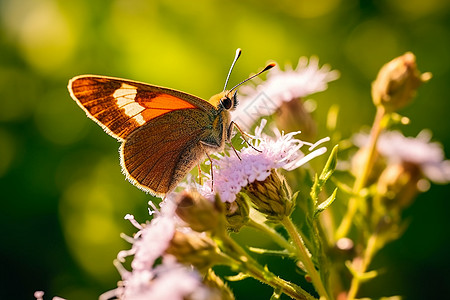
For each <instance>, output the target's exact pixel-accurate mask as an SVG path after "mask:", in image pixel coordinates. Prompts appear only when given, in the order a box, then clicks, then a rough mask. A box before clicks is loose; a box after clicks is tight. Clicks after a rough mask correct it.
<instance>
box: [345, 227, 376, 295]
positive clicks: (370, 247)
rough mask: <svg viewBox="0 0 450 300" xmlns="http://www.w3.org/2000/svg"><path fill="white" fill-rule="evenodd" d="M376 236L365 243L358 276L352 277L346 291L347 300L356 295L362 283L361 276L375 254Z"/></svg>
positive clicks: (372, 236)
mask: <svg viewBox="0 0 450 300" xmlns="http://www.w3.org/2000/svg"><path fill="white" fill-rule="evenodd" d="M377 238H378V235H377V234H373V235H371V236H370V238H369V240H368V241H367V247H366V250H365V251H364V254H363V257H362V263H361V266H360V268H359V269H358V270H356V271H357V272H358V273H359V274H358V275H357V276H353V278H352V282H351V284H350V289H349V291H348V296H347V300H353V299H355V297H356V294H357V293H358V290H359V287H360V286H361V283H362V280H361V279H362V275H363V274H364V273H365V272H366V271H367V268H368V267H369V265H370V263H371V262H372V258H373V257H374V255H375V252H376V251H377V247H376V244H377Z"/></svg>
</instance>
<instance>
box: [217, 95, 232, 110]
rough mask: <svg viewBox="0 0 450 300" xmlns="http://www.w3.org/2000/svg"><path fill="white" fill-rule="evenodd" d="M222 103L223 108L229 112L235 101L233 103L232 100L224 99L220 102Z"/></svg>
mask: <svg viewBox="0 0 450 300" xmlns="http://www.w3.org/2000/svg"><path fill="white" fill-rule="evenodd" d="M220 103H221V104H222V106H223V108H224V109H226V110H229V109H230V108H231V107H232V106H233V101H231V99H230V98H228V97H224V98H222V99H221V100H220Z"/></svg>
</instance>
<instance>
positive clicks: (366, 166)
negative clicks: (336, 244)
mask: <svg viewBox="0 0 450 300" xmlns="http://www.w3.org/2000/svg"><path fill="white" fill-rule="evenodd" d="M385 115H386V110H385V109H384V107H382V106H378V107H377V114H376V116H375V120H374V122H373V126H372V130H371V131H370V139H369V143H368V145H367V146H366V149H367V153H366V157H365V161H364V163H363V169H362V171H361V173H360V174H359V176H357V177H356V180H355V183H354V185H353V190H352V192H353V195H354V196H352V197H351V198H350V199H349V202H348V207H347V212H346V214H345V216H344V218H343V219H342V222H341V224H340V225H339V227H338V229H337V231H336V240H339V239H340V238H343V237H345V236H347V235H348V232H349V231H350V227H351V225H352V222H353V217H354V216H355V213H356V211H357V210H358V200H359V199H360V198H359V196H358V195H359V194H360V193H361V190H362V189H363V188H364V186H365V185H366V183H367V179H368V178H369V175H370V171H371V170H372V167H373V165H374V161H375V160H374V158H375V153H376V151H375V150H376V146H377V141H378V137H379V136H380V133H381V130H382V129H383V126H382V120H383V118H384V116H385Z"/></svg>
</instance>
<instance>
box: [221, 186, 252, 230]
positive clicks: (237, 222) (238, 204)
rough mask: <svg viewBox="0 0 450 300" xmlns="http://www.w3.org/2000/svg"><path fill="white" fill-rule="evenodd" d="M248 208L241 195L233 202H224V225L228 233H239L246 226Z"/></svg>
mask: <svg viewBox="0 0 450 300" xmlns="http://www.w3.org/2000/svg"><path fill="white" fill-rule="evenodd" d="M249 210H250V208H249V206H248V203H247V201H246V200H245V198H244V196H243V195H242V194H241V193H238V194H237V195H236V200H234V201H233V202H225V211H226V225H227V229H228V230H229V231H233V232H239V230H240V229H241V227H242V226H244V225H245V224H247V222H248V220H249V217H248V214H249Z"/></svg>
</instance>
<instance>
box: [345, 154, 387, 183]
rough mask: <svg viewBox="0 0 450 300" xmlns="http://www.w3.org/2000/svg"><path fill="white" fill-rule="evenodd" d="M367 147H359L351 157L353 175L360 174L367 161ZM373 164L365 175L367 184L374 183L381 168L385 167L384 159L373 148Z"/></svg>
mask: <svg viewBox="0 0 450 300" xmlns="http://www.w3.org/2000/svg"><path fill="white" fill-rule="evenodd" d="M368 151H369V149H368V148H367V147H361V148H359V150H358V151H357V152H356V153H355V155H354V156H353V157H352V159H351V173H352V174H353V175H354V176H355V177H359V176H361V172H362V171H363V169H364V165H365V164H366V163H367V155H368ZM373 161H374V164H373V166H372V169H371V170H370V171H369V175H368V177H367V184H366V185H367V186H369V185H371V184H372V183H374V182H375V181H376V180H377V178H378V176H380V174H381V172H382V171H383V169H384V168H385V167H386V161H385V159H384V158H383V157H382V156H381V155H380V154H379V153H378V151H376V150H375V153H374V157H373Z"/></svg>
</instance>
